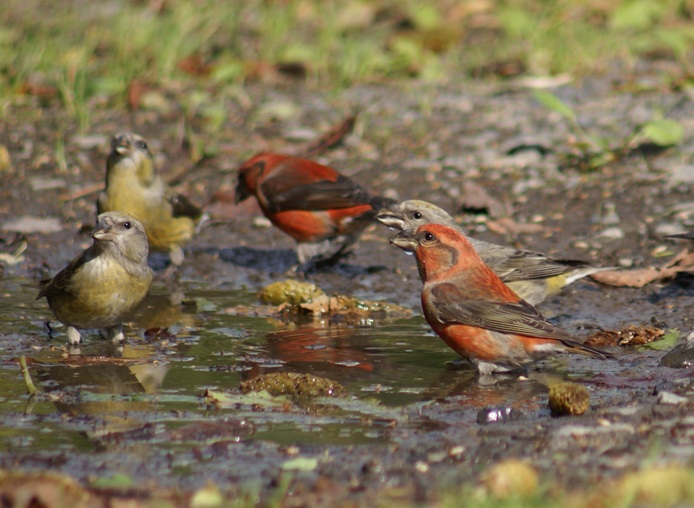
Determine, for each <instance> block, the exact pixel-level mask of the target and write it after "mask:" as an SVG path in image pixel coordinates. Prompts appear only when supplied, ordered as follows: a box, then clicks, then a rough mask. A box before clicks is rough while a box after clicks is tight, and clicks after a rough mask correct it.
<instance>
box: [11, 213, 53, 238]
mask: <svg viewBox="0 0 694 508" xmlns="http://www.w3.org/2000/svg"><path fill="white" fill-rule="evenodd" d="M2 229H3V230H5V231H17V232H18V233H24V234H27V233H55V232H57V231H61V230H62V229H63V226H62V224H61V223H60V219H58V218H57V217H32V216H30V215H24V216H22V217H17V218H16V219H11V220H8V221H6V222H4V223H3V224H2Z"/></svg>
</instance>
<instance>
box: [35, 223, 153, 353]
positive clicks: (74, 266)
mask: <svg viewBox="0 0 694 508" xmlns="http://www.w3.org/2000/svg"><path fill="white" fill-rule="evenodd" d="M92 238H93V239H94V243H93V244H92V246H91V247H89V248H88V249H87V250H85V251H84V252H83V253H82V254H81V255H79V256H78V257H77V258H75V259H73V260H72V262H70V264H68V265H67V266H66V267H65V268H64V269H63V270H62V271H60V272H59V273H58V275H56V276H55V277H53V278H52V279H48V280H43V281H41V282H40V284H41V290H40V291H39V294H38V296H37V297H36V299H37V300H38V299H39V298H43V297H46V300H47V301H48V306H49V307H50V308H51V310H52V311H53V314H55V317H56V318H57V319H58V321H60V322H61V323H63V324H65V325H66V326H67V327H68V328H67V336H68V340H69V341H70V344H73V345H74V344H79V343H80V341H81V339H82V336H81V333H80V331H79V330H81V329H89V328H99V329H101V331H102V334H103V335H105V336H106V338H108V339H111V340H112V341H113V342H114V343H118V342H121V341H122V340H123V339H124V338H125V336H124V335H123V327H122V323H123V321H124V320H125V319H126V318H127V317H128V314H130V312H132V311H133V310H134V309H135V308H136V307H137V306H138V305H139V304H140V303H141V302H142V300H143V299H144V298H145V296H147V292H148V291H149V286H150V284H151V282H152V269H151V268H150V267H149V266H148V265H147V255H148V254H149V247H148V246H147V235H146V234H145V228H144V226H143V225H142V223H141V222H140V221H138V220H137V219H136V218H135V217H133V216H132V215H128V214H126V213H122V212H107V213H102V214H100V215H99V217H98V218H97V221H96V227H95V228H94V230H93V231H92Z"/></svg>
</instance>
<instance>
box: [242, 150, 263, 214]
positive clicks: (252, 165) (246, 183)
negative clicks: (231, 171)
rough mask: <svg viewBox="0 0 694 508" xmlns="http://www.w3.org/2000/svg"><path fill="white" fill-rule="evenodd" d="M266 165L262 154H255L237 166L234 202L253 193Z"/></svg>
mask: <svg viewBox="0 0 694 508" xmlns="http://www.w3.org/2000/svg"><path fill="white" fill-rule="evenodd" d="M266 165H267V161H266V160H265V157H264V154H259V155H256V156H255V157H253V158H251V159H249V160H247V161H246V162H244V163H243V165H242V166H241V167H240V168H239V176H238V183H237V184H236V196H235V201H236V203H237V204H238V203H240V202H241V201H243V200H245V199H246V198H249V197H251V196H253V195H255V192H256V189H257V188H258V183H259V180H260V177H261V176H263V173H264V172H265V169H266Z"/></svg>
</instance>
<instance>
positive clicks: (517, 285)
mask: <svg viewBox="0 0 694 508" xmlns="http://www.w3.org/2000/svg"><path fill="white" fill-rule="evenodd" d="M376 218H377V219H378V220H379V221H380V222H382V223H383V224H385V225H386V226H388V227H390V228H394V229H399V230H401V231H402V230H406V229H410V228H416V227H417V226H421V225H422V224H444V225H446V226H449V227H451V228H453V229H455V230H457V231H459V232H461V233H462V229H461V228H460V226H458V224H457V223H456V222H455V220H454V219H453V217H451V216H450V215H449V214H448V213H446V211H445V210H442V209H441V208H439V207H438V206H436V205H432V204H431V203H427V202H426V201H419V200H410V201H404V202H403V203H399V204H394V205H391V206H388V207H386V208H384V209H383V210H381V211H379V213H378V215H376ZM468 240H469V241H470V243H472V246H473V247H474V248H475V249H476V250H477V253H478V254H479V255H480V257H481V258H482V260H483V261H484V262H485V263H486V264H487V265H489V267H490V268H491V269H492V270H494V272H495V273H496V274H497V275H498V276H499V277H500V278H501V280H502V281H504V282H505V283H506V285H508V286H509V287H510V288H511V289H513V290H514V291H515V292H516V293H517V294H518V295H519V296H520V297H521V298H523V299H524V300H525V301H527V302H528V303H531V304H533V305H537V304H538V303H540V302H542V301H543V300H544V299H545V298H547V296H549V295H552V294H555V293H558V292H559V291H560V290H561V289H562V288H563V287H564V286H568V285H569V284H571V283H572V282H576V281H577V280H578V279H580V278H582V277H585V276H587V275H590V274H592V273H596V272H600V271H604V270H612V269H613V268H599V267H595V266H590V264H589V263H587V262H585V261H575V260H567V259H553V258H550V257H547V256H545V255H544V254H541V253H539V252H531V251H527V250H519V249H514V248H512V247H505V246H503V245H496V244H493V243H489V242H484V241H482V240H477V239H475V238H469V237H468Z"/></svg>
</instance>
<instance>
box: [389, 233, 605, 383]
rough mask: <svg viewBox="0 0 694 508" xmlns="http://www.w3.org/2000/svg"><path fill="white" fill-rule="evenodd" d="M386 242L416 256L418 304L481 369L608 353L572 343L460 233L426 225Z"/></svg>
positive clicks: (442, 334)
mask: <svg viewBox="0 0 694 508" xmlns="http://www.w3.org/2000/svg"><path fill="white" fill-rule="evenodd" d="M391 243H393V244H394V245H396V246H398V247H400V248H401V249H403V250H404V251H407V252H412V253H414V254H415V256H416V257H417V266H418V268H419V274H420V276H421V278H422V282H424V288H423V290H422V309H423V310H424V317H425V318H426V320H427V322H428V323H429V325H430V326H431V327H432V329H433V330H434V331H435V332H436V333H437V334H438V336H439V337H441V338H442V339H443V340H444V342H445V343H446V344H448V345H449V346H450V347H451V348H453V349H454V350H455V352H456V353H458V354H459V355H460V356H462V357H465V358H469V359H471V360H472V361H473V362H475V363H476V364H477V368H478V370H479V371H480V373H482V374H492V373H494V372H506V371H509V370H513V369H516V368H518V367H522V366H523V365H525V364H527V363H529V362H531V361H533V360H535V359H537V358H540V357H542V356H546V355H548V354H553V353H565V352H572V353H581V354H586V355H590V356H594V357H597V358H601V359H604V358H608V357H610V356H611V355H610V354H608V353H604V352H602V351H598V350H597V349H593V348H591V347H588V346H584V345H583V344H581V343H579V342H576V340H575V339H574V338H573V337H571V336H570V335H568V334H567V333H565V332H564V331H562V330H560V329H559V328H557V327H556V326H554V325H553V324H552V323H550V322H549V321H547V320H546V319H545V317H544V316H543V315H542V314H541V313H540V312H539V311H538V310H537V309H535V307H533V306H532V305H530V304H529V303H527V302H526V301H525V300H523V299H521V298H520V297H519V296H518V295H517V294H516V293H514V292H513V291H512V290H511V289H510V288H509V287H508V286H506V285H505V284H504V283H503V282H502V281H501V279H500V278H499V277H498V276H497V275H496V274H495V273H494V272H493V271H492V269H491V268H489V267H488V266H487V265H485V264H484V262H483V261H482V259H481V258H480V257H479V255H478V254H477V251H476V250H475V248H474V247H473V246H472V244H471V243H470V241H469V240H468V239H467V238H466V237H465V235H463V234H461V233H460V232H458V231H456V230H455V229H453V228H450V227H448V226H443V225H441V224H426V225H423V226H419V227H418V228H416V229H408V230H405V231H402V232H401V233H399V234H398V235H396V236H395V237H394V238H393V239H392V240H391Z"/></svg>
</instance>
